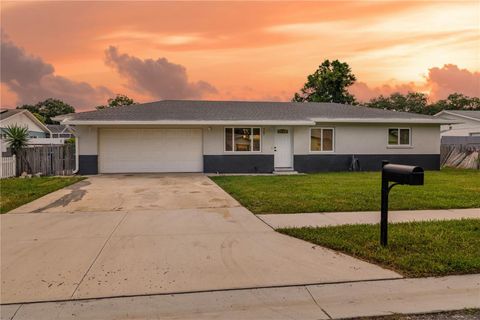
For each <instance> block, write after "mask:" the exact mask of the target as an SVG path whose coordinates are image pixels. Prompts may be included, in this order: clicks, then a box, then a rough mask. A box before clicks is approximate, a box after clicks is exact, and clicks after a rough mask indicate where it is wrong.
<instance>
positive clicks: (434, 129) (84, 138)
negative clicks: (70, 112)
mask: <svg viewBox="0 0 480 320" xmlns="http://www.w3.org/2000/svg"><path fill="white" fill-rule="evenodd" d="M149 127H152V128H155V127H154V126H149ZM190 127H191V128H193V126H190ZM318 127H333V128H335V150H334V152H333V153H334V154H438V153H440V127H439V126H438V125H412V126H408V125H405V124H398V125H394V124H392V125H387V124H325V125H318ZM394 127H409V128H411V129H412V131H411V134H412V147H411V148H394V147H388V146H387V135H388V128H394ZM117 128H121V127H117ZM123 128H126V127H123ZM172 128H174V127H172ZM181 128H185V127H181ZM196 128H202V129H203V154H204V155H222V154H235V155H241V154H273V147H274V134H275V127H264V128H263V129H262V151H261V152H254V153H250V152H245V153H242V152H236V153H232V152H225V151H224V126H208V127H207V126H205V127H198V126H197V127H196ZM310 128H311V127H307V126H300V127H294V130H293V138H294V141H293V146H294V154H310V151H309V149H310ZM76 130H77V134H76V135H77V137H78V144H79V154H80V155H97V154H98V128H97V127H94V126H77V127H76ZM139 143H141V142H139ZM179 147H181V146H179Z"/></svg>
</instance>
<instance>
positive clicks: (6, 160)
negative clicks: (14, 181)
mask: <svg viewBox="0 0 480 320" xmlns="http://www.w3.org/2000/svg"><path fill="white" fill-rule="evenodd" d="M0 159H1V161H2V163H1V165H0V178H10V177H15V169H16V163H17V161H16V159H15V156H11V157H0Z"/></svg>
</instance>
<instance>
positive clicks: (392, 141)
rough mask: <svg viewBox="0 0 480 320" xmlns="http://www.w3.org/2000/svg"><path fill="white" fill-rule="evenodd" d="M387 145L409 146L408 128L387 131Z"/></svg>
mask: <svg viewBox="0 0 480 320" xmlns="http://www.w3.org/2000/svg"><path fill="white" fill-rule="evenodd" d="M388 145H391V146H409V145H411V139H410V128H390V129H388Z"/></svg>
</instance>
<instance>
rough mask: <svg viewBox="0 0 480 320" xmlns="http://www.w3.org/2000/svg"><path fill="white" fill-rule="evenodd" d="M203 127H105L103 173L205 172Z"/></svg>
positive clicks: (101, 150)
mask: <svg viewBox="0 0 480 320" xmlns="http://www.w3.org/2000/svg"><path fill="white" fill-rule="evenodd" d="M202 154H203V152H202V131H201V129H101V130H100V139H99V164H100V172H102V173H125V172H201V171H203V156H202Z"/></svg>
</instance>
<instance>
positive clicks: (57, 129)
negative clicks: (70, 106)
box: [47, 124, 75, 139]
mask: <svg viewBox="0 0 480 320" xmlns="http://www.w3.org/2000/svg"><path fill="white" fill-rule="evenodd" d="M47 128H48V130H50V132H51V133H52V134H51V137H52V138H63V139H70V138H75V131H74V130H73V129H72V127H70V126H66V125H63V124H47Z"/></svg>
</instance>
